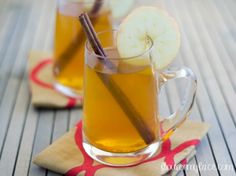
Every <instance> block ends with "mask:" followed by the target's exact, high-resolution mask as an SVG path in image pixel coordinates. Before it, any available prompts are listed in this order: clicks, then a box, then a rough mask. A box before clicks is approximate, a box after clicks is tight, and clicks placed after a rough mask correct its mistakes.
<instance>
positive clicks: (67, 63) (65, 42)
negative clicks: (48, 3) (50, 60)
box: [54, 10, 112, 92]
mask: <svg viewBox="0 0 236 176" xmlns="http://www.w3.org/2000/svg"><path fill="white" fill-rule="evenodd" d="M109 15H110V13H109V12H104V13H102V14H99V15H98V16H96V17H91V19H92V23H93V24H94V27H95V29H96V31H103V30H109V29H111V28H112V26H111V22H110V19H109ZM85 40H86V37H85V34H84V32H83V31H82V28H81V25H80V23H79V21H78V16H69V15H65V14H63V13H61V12H60V11H59V10H57V15H56V29H55V43H54V47H55V48H54V57H55V62H54V76H55V78H56V80H57V82H58V83H59V84H62V85H63V86H66V87H69V88H72V89H73V90H75V91H78V92H80V91H81V89H82V86H83V70H84V44H85Z"/></svg>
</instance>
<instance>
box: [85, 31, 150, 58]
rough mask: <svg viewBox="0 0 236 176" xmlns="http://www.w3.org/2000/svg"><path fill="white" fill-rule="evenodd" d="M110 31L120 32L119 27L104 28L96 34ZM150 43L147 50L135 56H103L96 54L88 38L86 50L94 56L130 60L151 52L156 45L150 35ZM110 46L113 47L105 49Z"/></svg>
mask: <svg viewBox="0 0 236 176" xmlns="http://www.w3.org/2000/svg"><path fill="white" fill-rule="evenodd" d="M108 32H111V33H114V32H118V30H117V29H112V30H104V31H100V32H96V35H97V36H99V35H101V34H104V33H108ZM148 43H149V44H148V47H147V48H146V49H145V51H143V52H142V53H140V54H137V55H134V56H129V57H109V56H108V57H104V56H101V55H99V54H96V53H94V51H93V50H92V48H91V46H90V43H89V41H88V40H87V39H86V42H85V47H86V52H89V54H90V55H93V56H94V57H97V58H102V59H109V60H128V59H137V58H140V57H141V56H143V55H145V54H147V53H149V52H150V51H151V50H152V48H153V45H154V42H153V40H152V39H151V38H150V37H148ZM109 48H113V47H106V48H105V49H109ZM116 48H117V46H116Z"/></svg>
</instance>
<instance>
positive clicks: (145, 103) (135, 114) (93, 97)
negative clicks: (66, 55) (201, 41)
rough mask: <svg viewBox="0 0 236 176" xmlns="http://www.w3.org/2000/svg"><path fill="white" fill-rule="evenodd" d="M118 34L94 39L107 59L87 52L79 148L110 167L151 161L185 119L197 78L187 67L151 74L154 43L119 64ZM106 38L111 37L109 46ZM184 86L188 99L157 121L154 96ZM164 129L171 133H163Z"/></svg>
mask: <svg viewBox="0 0 236 176" xmlns="http://www.w3.org/2000/svg"><path fill="white" fill-rule="evenodd" d="M116 34H117V31H105V32H101V33H98V35H97V36H98V38H99V39H100V41H101V43H102V45H103V47H104V50H105V52H106V55H107V57H106V58H103V57H102V56H100V55H96V54H94V52H93V51H92V49H91V47H90V45H89V43H86V49H85V73H84V80H85V83H84V109H83V134H84V135H83V146H84V149H85V151H86V152H87V153H88V154H89V155H90V156H91V157H92V158H93V159H95V160H97V161H99V162H101V163H104V164H108V165H112V166H127V165H133V164H137V163H139V162H142V161H143V160H145V159H147V158H149V157H151V156H152V155H153V154H155V153H156V152H157V150H158V149H159V148H160V145H161V143H162V141H163V140H164V139H166V138H168V137H169V135H170V134H172V132H173V131H174V130H175V129H176V128H177V127H178V126H179V125H180V124H181V123H182V122H184V120H185V119H186V118H187V116H188V115H189V111H190V109H191V107H192V104H193V101H194V97H195V92H196V83H197V82H196V77H195V75H194V74H193V72H192V71H191V70H190V69H189V68H186V67H183V68H181V69H180V70H177V71H166V72H159V71H157V70H155V68H154V64H153V62H152V58H151V52H152V50H153V42H152V41H151V40H150V41H149V43H148V48H147V49H146V51H145V52H144V53H140V54H139V55H137V56H133V57H129V58H121V57H120V56H119V54H118V52H117V47H116ZM107 36H113V38H112V40H111V41H109V42H108V40H107ZM176 78H185V79H187V80H188V83H189V84H188V85H189V86H188V88H187V91H186V98H185V99H184V100H183V103H182V104H181V106H180V107H179V109H178V110H177V112H175V113H174V114H172V115H171V116H170V117H168V118H165V120H162V121H161V120H160V114H159V109H158V107H159V104H160V103H161V101H158V93H159V89H160V87H161V85H162V84H164V83H165V82H166V81H168V80H170V79H176ZM166 124H168V126H169V129H163V130H164V132H162V133H161V128H162V127H164V126H166Z"/></svg>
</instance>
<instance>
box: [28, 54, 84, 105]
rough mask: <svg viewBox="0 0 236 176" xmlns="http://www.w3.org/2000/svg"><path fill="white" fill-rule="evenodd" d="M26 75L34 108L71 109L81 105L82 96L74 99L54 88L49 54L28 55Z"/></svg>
mask: <svg viewBox="0 0 236 176" xmlns="http://www.w3.org/2000/svg"><path fill="white" fill-rule="evenodd" d="M28 73H29V82H30V88H31V93H32V103H33V105H35V106H36V107H46V108H73V107H78V106H81V105H82V95H81V97H79V98H76V99H75V98H72V97H68V96H66V95H64V94H62V93H60V92H58V91H57V90H56V89H55V88H54V85H53V84H54V82H55V80H54V77H53V72H52V55H51V54H50V53H45V52H37V51H33V52H31V53H30V54H29V61H28Z"/></svg>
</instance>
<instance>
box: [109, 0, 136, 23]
mask: <svg viewBox="0 0 236 176" xmlns="http://www.w3.org/2000/svg"><path fill="white" fill-rule="evenodd" d="M109 2H110V9H111V13H112V17H113V18H114V19H120V18H122V17H124V16H125V15H127V14H128V12H129V11H130V9H131V8H132V6H133V5H134V0H110V1H109Z"/></svg>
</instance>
